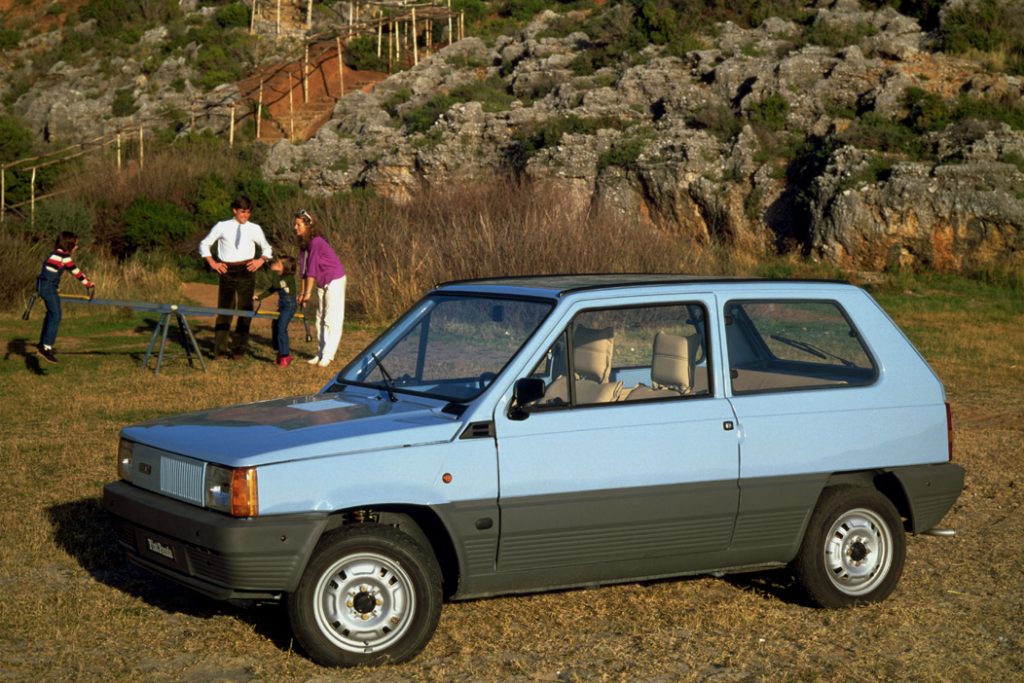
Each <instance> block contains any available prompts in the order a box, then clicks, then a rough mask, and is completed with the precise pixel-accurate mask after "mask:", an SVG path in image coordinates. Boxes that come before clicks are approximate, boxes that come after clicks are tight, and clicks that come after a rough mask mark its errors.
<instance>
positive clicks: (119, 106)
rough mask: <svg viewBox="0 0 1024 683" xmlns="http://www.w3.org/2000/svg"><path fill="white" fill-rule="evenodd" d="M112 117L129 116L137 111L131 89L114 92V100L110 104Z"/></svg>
mask: <svg viewBox="0 0 1024 683" xmlns="http://www.w3.org/2000/svg"><path fill="white" fill-rule="evenodd" d="M110 110H111V112H113V114H114V116H119V117H120V116H131V115H132V114H134V113H135V112H137V111H138V110H139V107H138V105H137V104H135V97H134V95H132V89H131V88H121V89H119V90H116V91H115V92H114V100H113V102H111V104H110Z"/></svg>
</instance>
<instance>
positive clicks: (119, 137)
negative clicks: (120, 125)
mask: <svg viewBox="0 0 1024 683" xmlns="http://www.w3.org/2000/svg"><path fill="white" fill-rule="evenodd" d="M117 170H118V171H120V170H121V131H118V132H117Z"/></svg>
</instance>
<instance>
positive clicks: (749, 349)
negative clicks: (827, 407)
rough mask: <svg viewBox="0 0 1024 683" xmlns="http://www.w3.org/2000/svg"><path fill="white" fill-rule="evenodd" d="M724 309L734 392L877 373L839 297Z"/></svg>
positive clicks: (833, 383)
mask: <svg viewBox="0 0 1024 683" xmlns="http://www.w3.org/2000/svg"><path fill="white" fill-rule="evenodd" d="M725 312H726V345H727V347H728V356H729V367H730V373H729V374H730V383H731V387H732V392H733V393H734V394H745V393H755V392H762V391H785V390H797V389H811V388H826V387H847V386H862V385H865V384H870V383H872V382H874V381H875V378H876V377H877V374H878V373H877V367H876V364H875V361H874V359H873V358H872V357H871V354H870V353H869V352H868V350H867V348H866V346H865V345H864V343H863V341H862V339H861V335H860V333H859V331H858V330H857V329H856V327H854V325H853V323H852V321H851V320H850V318H849V316H847V315H846V313H845V311H844V310H843V309H842V307H841V306H840V305H839V304H838V303H837V302H835V301H731V302H729V303H728V304H726V307H725Z"/></svg>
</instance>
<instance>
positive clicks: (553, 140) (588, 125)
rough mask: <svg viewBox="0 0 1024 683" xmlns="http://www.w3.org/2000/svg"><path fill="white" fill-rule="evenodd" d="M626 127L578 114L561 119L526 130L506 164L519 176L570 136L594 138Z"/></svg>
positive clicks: (517, 137) (612, 120) (516, 140)
mask: <svg viewBox="0 0 1024 683" xmlns="http://www.w3.org/2000/svg"><path fill="white" fill-rule="evenodd" d="M623 125H624V123H623V122H622V121H621V120H619V119H615V118H610V117H598V118H580V117H578V116H576V115H575V114H569V115H568V116H560V117H554V118H550V119H547V120H545V121H540V122H537V123H532V124H530V125H527V126H523V128H521V129H520V130H519V131H517V132H516V134H515V136H514V137H513V142H512V145H511V146H510V147H509V149H507V150H506V154H505V156H506V163H507V164H508V165H509V167H510V169H511V170H512V171H513V172H516V173H519V172H522V171H523V170H524V169H525V168H526V163H527V162H528V161H529V160H530V159H531V158H532V157H533V156H534V155H536V154H537V153H538V152H540V151H541V150H542V149H546V148H548V147H553V146H555V145H557V144H558V143H559V142H560V141H561V140H562V136H564V135H566V134H582V135H593V134H594V133H596V132H597V131H598V130H600V129H602V128H613V129H621V128H622V127H623Z"/></svg>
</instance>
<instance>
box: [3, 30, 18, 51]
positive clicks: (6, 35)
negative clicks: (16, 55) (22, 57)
mask: <svg viewBox="0 0 1024 683" xmlns="http://www.w3.org/2000/svg"><path fill="white" fill-rule="evenodd" d="M20 42H21V31H19V30H18V29H16V28H7V27H4V26H0V50H13V49H14V48H16V47H18V43H20Z"/></svg>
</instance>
